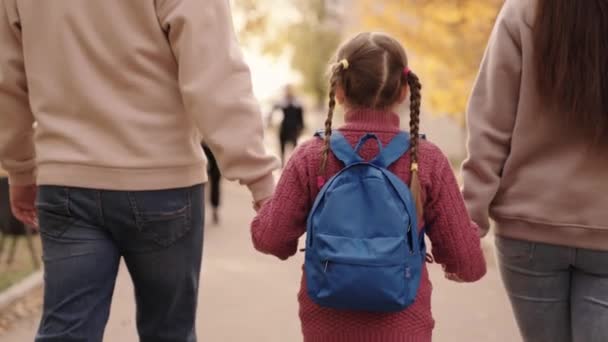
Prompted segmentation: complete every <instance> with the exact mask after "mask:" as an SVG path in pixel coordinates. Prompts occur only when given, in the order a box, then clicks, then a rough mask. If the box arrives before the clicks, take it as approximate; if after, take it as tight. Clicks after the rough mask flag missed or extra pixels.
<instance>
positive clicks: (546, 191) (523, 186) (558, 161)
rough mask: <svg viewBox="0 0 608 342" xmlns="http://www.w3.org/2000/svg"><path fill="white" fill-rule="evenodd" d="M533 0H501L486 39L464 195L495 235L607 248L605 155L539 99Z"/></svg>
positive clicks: (472, 113) (474, 97)
mask: <svg viewBox="0 0 608 342" xmlns="http://www.w3.org/2000/svg"><path fill="white" fill-rule="evenodd" d="M535 4H536V1H528V0H507V1H506V4H505V6H504V8H503V10H502V12H501V13H500V15H499V17H498V21H497V23H496V27H495V29H494V32H493V33H492V36H491V38H490V42H489V45H488V49H487V52H486V55H485V57H484V60H483V63H482V66H481V71H480V73H479V76H478V79H477V82H476V84H475V88H474V90H473V94H472V97H471V100H470V104H469V110H468V126H469V142H468V147H469V158H468V159H467V160H466V161H465V163H464V165H463V174H464V196H465V199H466V202H467V205H468V208H469V210H470V213H471V215H472V217H473V219H474V220H475V221H476V222H477V223H478V224H479V225H480V226H481V227H482V229H483V230H484V233H486V232H487V230H488V229H489V227H490V224H489V218H488V213H489V214H490V217H491V218H493V219H494V220H496V228H497V234H499V235H502V236H506V237H511V238H517V239H523V240H528V241H536V242H545V243H550V244H558V245H566V246H574V247H581V248H590V249H598V250H608V154H607V153H606V152H605V151H603V152H600V151H593V150H590V149H589V148H588V145H587V144H588V142H586V141H581V139H577V138H576V136H575V135H574V134H572V133H571V132H569V130H568V128H567V127H564V125H563V124H560V123H557V122H556V120H554V119H553V118H554V117H555V116H554V115H551V113H548V112H547V111H546V109H545V106H544V105H543V103H541V101H540V99H539V95H538V92H537V90H536V87H535V85H536V80H535V70H534V63H533V53H534V46H533V41H532V23H533V22H534V17H535V8H536V6H535ZM573 86H584V85H573Z"/></svg>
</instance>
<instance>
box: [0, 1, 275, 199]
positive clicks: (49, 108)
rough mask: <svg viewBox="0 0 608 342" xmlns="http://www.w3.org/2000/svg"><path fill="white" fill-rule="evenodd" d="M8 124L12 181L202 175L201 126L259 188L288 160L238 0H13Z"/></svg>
mask: <svg viewBox="0 0 608 342" xmlns="http://www.w3.org/2000/svg"><path fill="white" fill-rule="evenodd" d="M34 121H36V122H37V124H38V126H37V128H36V132H35V133H36V134H35V139H33V138H32V137H33V135H34V130H33V129H32V124H33V122H34ZM0 125H1V128H0V160H1V161H2V166H3V167H4V168H5V169H6V170H7V171H8V172H9V174H10V180H11V182H12V183H13V184H31V183H33V182H34V181H35V179H34V174H35V169H36V168H37V183H38V184H40V185H43V184H52V185H65V186H75V187H87V188H99V189H108V190H154V189H167V188H174V187H185V186H190V185H194V184H200V183H202V182H204V181H205V180H206V175H205V159H204V156H203V152H202V150H201V146H200V142H201V139H202V138H204V139H205V142H206V143H207V144H208V145H209V146H210V147H211V149H212V150H213V152H214V153H215V154H216V156H217V159H218V161H219V164H220V167H221V169H222V174H223V175H225V176H226V178H228V179H231V180H239V181H240V182H241V183H242V184H246V185H248V186H249V188H250V190H251V191H252V192H253V195H254V198H255V199H262V198H265V197H268V196H269V195H270V194H271V193H272V191H273V185H274V182H273V179H272V175H271V173H272V171H273V170H274V169H276V167H277V166H278V163H277V161H276V160H275V159H274V158H273V157H271V156H269V155H268V154H267V153H266V152H265V149H264V147H263V144H262V142H263V126H262V121H261V116H260V110H259V108H258V104H257V102H256V100H255V98H254V96H253V92H252V86H251V77H250V72H249V68H248V67H247V65H246V64H245V63H244V61H243V57H242V54H241V51H240V49H239V46H238V43H237V40H236V38H235V34H234V31H233V26H232V20H231V13H230V8H229V4H228V1H227V0H205V1H199V0H136V1H125V0H103V1H100V0H93V1H38V0H2V1H1V2H0ZM34 141H35V144H34ZM34 146H35V148H34ZM35 150H36V153H35V152H34V151H35Z"/></svg>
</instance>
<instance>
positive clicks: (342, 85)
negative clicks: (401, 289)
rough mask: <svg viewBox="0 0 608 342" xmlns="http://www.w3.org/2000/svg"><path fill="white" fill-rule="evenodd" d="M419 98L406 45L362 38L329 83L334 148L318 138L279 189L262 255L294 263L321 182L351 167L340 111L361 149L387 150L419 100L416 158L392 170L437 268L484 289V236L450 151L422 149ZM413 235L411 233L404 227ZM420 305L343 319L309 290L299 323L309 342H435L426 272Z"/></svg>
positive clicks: (263, 233)
mask: <svg viewBox="0 0 608 342" xmlns="http://www.w3.org/2000/svg"><path fill="white" fill-rule="evenodd" d="M420 89H421V85H420V82H419V80H418V77H417V76H416V74H414V73H413V72H410V71H409V69H408V60H407V57H406V54H405V51H404V50H403V48H402V47H401V45H400V44H399V42H398V41H396V40H395V39H393V38H391V37H389V36H387V35H385V34H381V33H362V34H359V35H358V36H356V37H355V38H354V39H352V40H350V41H349V42H347V43H346V44H344V45H343V46H342V47H341V48H340V49H339V51H338V53H337V59H336V63H335V64H333V65H332V68H331V77H330V94H329V95H330V101H329V113H328V116H327V121H326V123H325V126H326V127H325V133H326V138H325V141H322V140H320V139H315V140H311V141H309V142H307V143H306V144H304V145H303V146H301V147H300V148H298V149H297V151H296V152H295V153H294V155H293V157H292V158H291V159H290V161H289V163H288V165H287V167H286V168H285V170H284V172H283V176H282V178H281V180H280V182H279V184H278V187H277V189H276V192H275V194H274V197H272V198H271V199H270V201H269V202H267V203H266V204H265V205H264V206H263V207H262V209H261V210H260V212H259V214H258V216H257V217H256V218H255V220H254V222H253V224H252V235H253V242H254V245H255V247H256V249H258V250H259V251H261V252H263V253H268V254H273V255H275V256H277V257H279V258H280V259H283V260H284V259H287V258H288V257H290V256H292V255H294V254H295V253H296V251H297V247H298V239H299V238H300V237H301V236H302V235H303V234H304V233H305V231H306V219H307V216H308V214H309V212H310V210H311V207H312V204H313V201H314V200H315V197H316V195H317V194H318V192H319V185H321V184H320V183H321V182H319V181H318V178H319V177H322V178H323V179H324V180H328V179H329V178H330V177H331V176H333V175H335V174H336V173H337V172H339V171H340V169H341V168H343V165H341V164H340V162H339V161H338V160H337V159H336V157H335V156H334V155H333V154H332V153H331V152H330V151H329V149H328V145H329V140H328V139H329V137H330V136H331V133H332V118H333V115H334V108H335V105H336V102H339V103H340V104H342V105H343V106H344V107H345V109H346V124H345V126H344V127H342V128H340V129H339V130H340V132H341V133H342V134H343V135H344V136H345V137H346V138H347V139H348V140H349V142H350V143H351V144H354V143H355V142H357V141H358V140H359V138H360V137H361V136H363V135H364V134H366V133H374V134H376V135H377V136H378V137H379V138H380V140H381V141H382V143H383V144H387V143H388V142H389V141H390V140H392V138H393V137H394V136H395V135H396V134H397V133H399V127H400V125H399V116H398V115H397V114H395V112H394V110H395V109H396V108H397V107H398V106H399V105H400V104H401V103H403V102H404V101H405V100H406V97H407V94H408V91H409V92H410V94H411V97H410V102H411V123H410V129H411V137H412V138H411V139H412V141H411V146H412V147H411V150H410V152H409V153H408V154H406V155H404V156H403V157H402V158H401V159H400V160H398V161H397V162H396V163H395V164H393V165H392V166H391V167H390V168H389V170H390V171H392V172H393V173H395V174H396V175H397V176H398V177H400V178H401V179H402V180H403V181H404V182H405V183H406V184H410V183H411V185H412V190H413V192H414V193H415V194H417V195H415V197H416V198H417V199H418V200H417V206H418V208H419V209H423V211H424V216H423V217H421V218H420V219H419V222H420V229H422V227H423V226H426V228H427V231H428V235H429V237H430V239H431V241H432V243H433V252H434V255H435V259H436V260H437V262H438V263H441V264H442V265H444V267H445V270H446V273H447V276H448V277H449V278H451V279H453V280H457V281H476V280H478V279H480V278H481V277H482V276H483V275H484V274H485V271H486V268H485V261H484V258H483V254H482V251H481V248H480V242H479V237H478V232H477V227H476V226H475V225H474V224H473V223H472V222H471V220H470V218H469V216H468V214H467V211H466V209H465V206H464V202H463V200H462V197H461V195H460V192H459V189H458V185H457V183H456V180H455V177H454V175H453V173H452V168H451V166H450V163H449V162H448V160H447V159H446V157H445V156H444V155H443V154H442V153H441V151H440V150H439V149H438V148H437V147H435V146H434V145H432V144H431V143H428V142H425V141H422V140H420V141H419V135H418V126H419V116H420V100H421V96H420ZM377 152H378V145H377V143H376V142H373V141H372V142H369V141H368V142H367V143H366V144H365V145H364V146H363V148H362V149H361V151H360V153H361V156H362V157H363V158H365V159H367V160H369V159H371V158H372V157H374V156H375V155H376V154H377ZM404 229H405V228H404ZM422 278H423V279H422V281H421V285H420V289H419V291H418V295H417V299H416V301H415V303H414V304H413V305H412V306H410V307H409V308H407V309H406V310H404V311H402V312H398V313H390V314H387V313H382V314H380V313H369V312H348V311H338V310H333V309H329V308H324V307H320V306H318V305H316V304H314V303H313V302H312V301H311V300H310V298H309V297H308V295H307V293H306V284H305V283H304V281H303V282H302V290H301V291H300V294H299V302H300V318H301V321H302V330H303V333H304V341H305V342H397V341H398V342H403V341H416V342H425V341H430V340H431V334H432V330H433V326H434V322H433V319H432V317H431V283H430V281H429V277H428V271H427V270H426V267H424V271H423V276H422Z"/></svg>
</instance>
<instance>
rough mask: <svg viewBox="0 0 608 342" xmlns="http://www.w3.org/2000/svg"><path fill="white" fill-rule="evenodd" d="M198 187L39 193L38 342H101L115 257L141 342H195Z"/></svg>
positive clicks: (200, 193)
mask: <svg viewBox="0 0 608 342" xmlns="http://www.w3.org/2000/svg"><path fill="white" fill-rule="evenodd" d="M203 203H204V202H203V188H202V185H198V186H194V187H190V188H184V189H172V190H161V191H139V192H123V191H101V190H91V189H78V188H66V187H56V186H42V187H40V189H39V193H38V200H37V208H38V215H39V221H40V232H41V236H42V246H43V259H44V266H45V274H44V279H45V284H44V290H45V291H44V292H45V293H44V309H43V314H42V320H41V323H40V328H39V331H38V335H37V337H36V341H37V342H72V341H74V342H75V341H83V342H84V341H86V342H89V341H90V342H101V341H102V339H103V333H104V329H105V326H106V323H107V321H108V316H109V313H110V304H111V300H112V294H113V291H114V284H115V281H116V276H117V272H118V265H119V262H120V259H121V257H122V258H124V261H125V263H126V265H127V268H128V270H129V273H130V275H131V278H132V280H133V284H134V287H135V298H136V303H137V328H138V332H139V336H140V340H141V341H143V342H165V341H166V342H169V341H171V342H193V341H196V332H195V317H196V304H197V293H198V285H199V274H200V269H201V259H202V248H203V205H204V204H203Z"/></svg>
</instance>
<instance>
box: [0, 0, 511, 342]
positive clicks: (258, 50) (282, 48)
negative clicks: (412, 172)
mask: <svg viewBox="0 0 608 342" xmlns="http://www.w3.org/2000/svg"><path fill="white" fill-rule="evenodd" d="M502 2H503V1H502V0H383V1H377V0H280V1H277V0H232V5H233V15H234V23H235V27H236V30H237V33H238V36H239V39H240V41H241V44H242V48H243V52H244V54H245V57H246V60H247V62H248V63H249V65H250V67H251V71H252V77H253V83H254V90H255V94H256V96H257V98H258V99H259V101H260V103H261V104H262V109H263V115H264V119H265V120H266V121H267V122H268V127H269V131H268V133H267V135H266V140H267V145H268V147H269V149H270V150H271V151H273V153H276V154H278V153H279V146H278V145H279V141H278V132H277V130H278V126H279V124H278V122H279V121H280V120H281V115H276V114H277V113H275V115H271V113H272V112H273V111H274V109H276V107H277V104H278V103H280V102H281V101H282V100H283V99H284V93H285V87H286V86H288V85H289V86H291V87H292V88H293V89H294V90H293V91H294V93H295V94H296V96H297V98H298V99H299V101H300V103H301V104H302V106H303V109H304V114H305V116H304V118H305V122H306V125H305V126H306V131H305V133H304V134H303V135H302V139H307V138H308V137H310V136H312V132H313V131H314V130H316V129H317V128H321V127H322V126H323V125H322V122H323V120H324V118H325V112H326V102H327V92H328V91H327V83H328V82H327V78H326V71H327V69H328V62H329V60H330V58H331V56H332V55H333V53H334V52H335V50H336V49H337V47H338V45H339V44H340V42H341V41H343V40H345V39H347V38H348V37H350V36H352V35H354V34H356V33H358V32H360V31H384V32H387V33H390V34H391V35H393V36H395V37H396V38H398V39H399V40H400V41H401V42H402V44H403V45H404V47H405V49H406V51H407V53H408V55H409V58H410V66H411V68H412V69H413V70H415V71H416V73H417V74H418V75H419V76H420V78H421V81H422V84H423V109H424V115H423V117H422V131H423V132H424V133H426V134H427V136H428V139H429V140H431V141H432V142H434V143H436V144H437V145H439V146H440V147H441V148H442V150H443V151H444V152H445V153H446V154H447V155H448V157H449V158H450V160H451V161H452V162H453V165H454V167H455V170H457V167H458V166H459V164H460V163H461V162H462V160H463V158H464V156H465V153H466V149H465V143H466V132H465V108H466V102H467V98H468V95H469V92H470V90H471V87H472V83H473V81H474V79H475V76H476V73H477V68H478V66H479V63H480V61H481V58H482V56H483V52H484V49H485V45H486V43H487V39H488V37H489V34H490V32H491V30H492V27H493V24H494V20H495V17H496V15H497V13H498V10H499V9H500V6H501V4H502ZM202 67H204V66H202ZM338 114H339V115H338V118H337V120H336V121H338V122H339V121H340V120H341V118H340V113H338ZM400 114H401V115H402V118H403V120H402V122H403V123H404V128H406V129H407V126H406V125H407V122H408V120H407V115H408V113H407V108H406V110H405V111H404V112H403V113H400ZM2 177H3V174H2V171H1V170H0V178H2ZM222 187H223V188H222V200H221V203H222V205H221V207H220V208H219V209H218V210H220V213H219V214H218V222H208V225H207V229H206V237H205V250H204V259H203V269H204V270H203V275H202V285H201V292H200V299H199V304H200V305H199V307H200V313H199V324H198V328H199V338H200V340H201V341H211V342H236V341H254V342H292V341H301V335H300V332H299V320H298V316H297V302H296V293H297V291H298V289H299V280H300V276H301V264H302V261H303V258H302V255H299V256H297V257H296V258H294V259H293V260H290V261H288V262H284V263H281V262H278V261H276V260H274V259H272V258H270V257H267V256H263V255H259V254H256V253H255V252H254V251H253V248H252V246H251V243H250V237H249V231H248V226H249V222H250V220H251V218H252V217H253V214H254V213H253V210H252V209H251V208H250V207H251V205H250V198H249V195H248V193H247V191H246V190H244V189H243V188H241V187H238V186H236V185H234V184H229V183H226V182H224V184H222ZM7 201H8V198H7V194H6V192H4V193H2V194H0V202H2V203H4V204H6V203H7ZM229 213H230V214H229ZM209 216H211V215H209ZM220 217H221V220H220V219H219V218H220ZM209 220H211V218H210V219H209ZM2 222H3V221H0V234H1V235H0V341H2V342H21V341H32V340H33V336H34V335H35V330H36V326H37V323H38V319H39V315H40V305H41V303H42V290H41V282H42V278H43V275H42V272H41V271H40V268H39V261H40V254H41V248H40V242H39V239H38V238H37V237H35V236H34V237H32V238H31V240H30V237H28V236H27V235H24V234H17V235H15V234H9V230H8V228H6V227H3V226H2V224H3V223H2ZM213 223H217V224H213ZM484 249H485V251H486V252H487V253H486V254H487V257H488V262H489V273H488V276H487V277H486V278H485V279H484V280H483V281H481V282H480V283H477V284H475V285H458V284H454V283H449V282H447V281H445V280H444V279H443V274H442V272H441V269H440V267H438V266H436V265H435V266H432V267H431V271H432V277H433V282H434V285H435V293H434V297H433V306H434V307H433V312H434V316H435V318H436V320H437V329H436V332H435V340H436V341H489V342H491V341H494V342H513V341H518V340H520V338H519V336H518V335H517V331H516V328H515V324H514V321H513V318H512V314H511V311H510V308H509V305H508V303H507V299H506V297H505V295H504V291H503V289H502V285H501V283H500V280H499V275H498V272H497V269H496V267H495V265H494V257H493V253H494V251H493V247H492V238H491V237H490V238H488V239H486V240H484ZM134 320H135V308H134V303H133V292H132V286H131V284H130V280H129V276H128V274H127V272H126V271H125V269H124V267H123V268H121V273H120V275H119V279H118V284H117V288H116V293H115V298H114V305H113V309H112V316H111V319H110V322H109V324H108V329H107V333H106V339H105V341H137V337H136V331H135V323H134Z"/></svg>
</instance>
